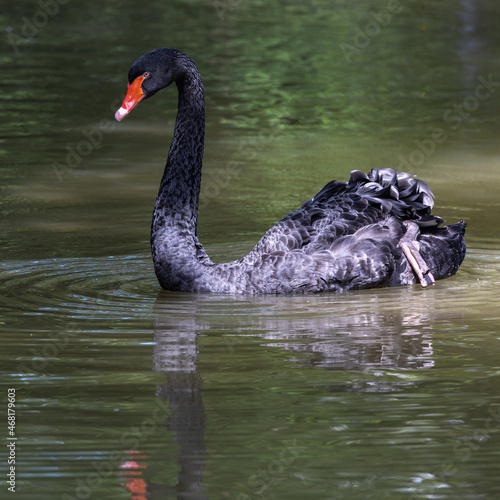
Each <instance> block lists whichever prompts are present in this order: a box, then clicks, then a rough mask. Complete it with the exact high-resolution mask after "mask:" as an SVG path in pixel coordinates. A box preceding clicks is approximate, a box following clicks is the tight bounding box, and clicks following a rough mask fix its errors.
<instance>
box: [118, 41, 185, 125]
mask: <svg viewBox="0 0 500 500" xmlns="http://www.w3.org/2000/svg"><path fill="white" fill-rule="evenodd" d="M182 57H187V56H185V55H184V54H182V52H179V51H178V50H174V49H169V48H166V47H165V48H162V49H156V50H153V51H152V52H148V53H147V54H145V55H143V56H141V57H139V59H137V61H135V62H134V64H132V66H131V67H130V70H129V72H128V85H127V95H126V96H125V99H124V100H123V103H122V105H121V107H120V109H119V110H118V111H117V112H116V113H115V118H116V119H117V120H118V121H121V120H122V119H123V118H124V117H125V116H126V115H128V114H129V113H130V111H132V109H133V108H134V107H135V106H136V105H137V104H139V102H141V101H142V100H144V99H147V98H148V97H151V96H152V95H154V94H156V92H158V91H159V90H161V89H163V88H165V87H168V86H169V85H170V84H171V83H172V82H174V81H175V80H176V78H177V77H178V75H179V60H180V59H182Z"/></svg>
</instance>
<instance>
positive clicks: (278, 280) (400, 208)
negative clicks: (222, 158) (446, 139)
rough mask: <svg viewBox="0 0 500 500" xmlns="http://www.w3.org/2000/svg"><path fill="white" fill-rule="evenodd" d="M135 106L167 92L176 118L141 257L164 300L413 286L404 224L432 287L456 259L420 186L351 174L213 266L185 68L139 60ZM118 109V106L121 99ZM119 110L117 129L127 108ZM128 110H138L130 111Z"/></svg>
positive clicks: (169, 52)
mask: <svg viewBox="0 0 500 500" xmlns="http://www.w3.org/2000/svg"><path fill="white" fill-rule="evenodd" d="M134 82H139V83H140V84H141V85H140V90H139V92H140V96H141V97H140V99H138V100H142V99H143V98H148V97H150V96H152V95H153V94H155V93H156V92H157V91H158V90H161V89H162V88H164V87H167V86H168V85H170V84H171V83H173V82H175V83H176V84H177V88H178V91H179V101H178V113H177V119H176V124H175V129H174V134H173V138H172V144H171V147H170V151H169V154H168V158H167V163H166V166H165V171H164V174H163V178H162V180H161V184H160V189H159V193H158V197H157V200H156V205H155V209H154V213H153V221H152V229H151V247H152V254H153V262H154V268H155V272H156V276H157V278H158V281H159V282H160V285H161V286H162V287H163V288H165V289H167V290H177V291H186V292H216V293H306V292H324V291H336V292H339V291H345V290H351V289H362V288H374V287H388V286H398V285H409V284H414V283H416V282H417V281H418V280H417V279H416V276H415V273H414V271H413V269H412V267H411V266H410V264H409V262H408V260H407V258H406V257H405V255H404V254H403V252H402V250H401V248H400V246H399V244H400V241H401V239H402V238H403V236H404V235H405V232H406V229H407V227H406V225H405V222H404V221H413V222H415V223H416V224H418V226H419V228H420V233H421V234H420V236H419V237H418V242H419V243H420V245H421V255H422V257H423V259H424V260H425V262H426V263H427V265H428V266H429V268H430V271H431V272H432V274H433V275H434V277H435V278H436V279H441V278H446V277H448V276H451V275H453V274H454V273H455V272H456V271H457V269H458V267H459V266H460V264H461V263H462V261H463V259H464V256H465V242H464V232H465V223H464V222H463V221H461V222H458V223H457V224H454V225H450V226H445V227H443V228H439V227H438V226H439V224H441V223H442V222H443V219H441V218H440V217H438V216H435V215H432V214H431V209H432V207H433V195H432V192H431V190H430V188H429V186H428V185H427V184H426V183H425V182H423V181H421V180H418V179H415V178H414V177H413V176H411V175H409V174H407V173H404V172H396V171H394V170H392V169H389V168H381V169H374V170H372V171H370V172H369V173H368V174H366V173H364V172H362V171H359V170H355V171H353V172H351V176H350V179H349V181H348V182H339V181H331V182H329V183H328V184H327V185H326V186H325V187H324V188H323V189H321V190H320V191H319V192H318V194H317V195H316V196H314V197H313V198H311V199H310V200H309V201H307V202H306V203H304V204H303V205H302V207H300V208H299V209H298V210H296V211H295V212H292V213H290V214H288V215H287V216H285V217H284V218H283V219H281V221H279V222H278V223H277V224H276V225H275V226H274V227H272V228H271V229H269V231H268V232H267V233H266V234H264V236H263V237H262V239H261V240H260V241H259V242H258V243H257V245H256V246H255V248H254V249H253V250H252V251H251V252H250V253H249V254H248V255H246V256H244V257H242V258H241V259H239V260H237V261H233V262H228V263H223V264H215V263H213V262H212V261H211V260H210V258H209V257H208V255H207V254H206V252H205V250H204V249H203V246H202V245H201V243H200V242H199V240H198V237H197V232H196V227H197V218H198V203H199V193H200V181H201V167H202V158H203V144H204V131H205V108H204V97H203V85H202V81H201V77H200V74H199V72H198V70H197V68H196V66H195V64H194V63H193V61H192V60H191V59H190V58H189V57H188V56H186V55H185V54H183V53H181V52H179V51H176V50H173V49H168V48H162V49H157V50H155V51H153V52H150V53H148V54H146V55H144V56H142V57H140V58H139V59H138V60H137V61H136V62H135V63H134V64H133V65H132V67H131V68H130V72H129V87H130V86H134ZM126 100H127V98H126ZM126 100H125V101H124V104H123V105H122V108H120V110H119V111H118V112H117V115H116V116H117V119H119V120H121V119H122V118H123V116H124V115H125V114H127V113H128V112H129V111H130V109H132V107H133V106H134V105H135V104H136V103H132V104H128V105H127V106H128V107H127V106H126ZM137 102H138V101H137Z"/></svg>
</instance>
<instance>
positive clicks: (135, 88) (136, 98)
mask: <svg viewBox="0 0 500 500" xmlns="http://www.w3.org/2000/svg"><path fill="white" fill-rule="evenodd" d="M143 81H144V76H138V77H137V78H136V79H135V80H134V81H133V82H132V83H129V84H128V85H127V95H126V96H125V99H123V103H122V106H121V108H120V109H119V110H118V111H117V112H116V113H115V119H116V120H117V121H121V120H122V119H123V117H125V116H126V115H128V114H129V113H130V112H131V111H132V109H134V108H135V106H136V105H137V104H139V103H140V102H141V101H142V100H143V99H144V97H146V96H145V95H144V92H143V91H142V87H141V85H142V82H143Z"/></svg>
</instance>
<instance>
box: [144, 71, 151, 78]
mask: <svg viewBox="0 0 500 500" xmlns="http://www.w3.org/2000/svg"><path fill="white" fill-rule="evenodd" d="M150 74H151V73H150V72H149V71H146V72H145V73H143V75H142V76H143V77H144V78H147V77H148V76H149V75H150Z"/></svg>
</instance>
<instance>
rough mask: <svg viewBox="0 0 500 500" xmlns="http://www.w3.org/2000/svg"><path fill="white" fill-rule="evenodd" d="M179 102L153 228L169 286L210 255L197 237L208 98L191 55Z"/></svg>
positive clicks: (157, 260) (160, 269)
mask: <svg viewBox="0 0 500 500" xmlns="http://www.w3.org/2000/svg"><path fill="white" fill-rule="evenodd" d="M176 84H177V88H178V90H179V104H178V112H177V119H176V122H175V129H174V134H173V138H172V144H171V146H170V151H169V153H168V158H167V164H166V166H165V171H164V173H163V177H162V180H161V184H160V190H159V192H158V197H157V200H156V205H155V209H154V213H153V221H152V227H151V245H152V250H153V261H154V264H155V271H156V274H157V276H158V279H159V280H160V283H161V284H162V286H164V287H165V288H170V289H175V288H177V287H176V285H175V283H173V282H174V281H175V282H177V281H180V280H182V279H184V280H187V281H189V277H188V276H186V275H185V273H186V272H188V271H189V269H191V270H192V269H193V267H196V266H197V262H199V261H200V260H204V259H205V258H207V257H206V254H205V253H204V251H203V249H202V247H201V245H200V244H199V242H198V238H197V236H196V226H197V221H198V202H199V195H200V182H201V167H202V159H203V144H204V134H205V102H204V97H203V84H202V81H201V77H200V74H199V72H198V70H197V68H196V66H195V65H194V63H193V62H192V61H191V60H190V59H186V60H184V61H182V68H181V69H180V70H179V72H178V77H177V78H176Z"/></svg>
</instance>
